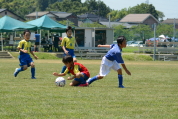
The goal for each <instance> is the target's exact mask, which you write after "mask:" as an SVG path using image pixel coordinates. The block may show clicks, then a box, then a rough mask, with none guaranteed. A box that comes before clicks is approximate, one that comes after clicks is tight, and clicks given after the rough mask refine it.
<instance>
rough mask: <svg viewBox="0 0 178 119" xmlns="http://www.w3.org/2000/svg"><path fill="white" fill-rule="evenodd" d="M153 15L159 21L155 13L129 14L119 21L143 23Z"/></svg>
mask: <svg viewBox="0 0 178 119" xmlns="http://www.w3.org/2000/svg"><path fill="white" fill-rule="evenodd" d="M150 16H151V17H152V18H153V19H155V20H156V21H157V22H159V21H158V20H157V19H156V18H155V17H154V16H153V15H151V14H128V15H126V16H125V17H124V18H122V19H121V20H120V21H119V22H127V23H143V22H144V21H145V20H146V19H147V18H148V17H150Z"/></svg>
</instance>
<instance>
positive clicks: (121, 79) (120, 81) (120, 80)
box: [118, 74, 123, 86]
mask: <svg viewBox="0 0 178 119" xmlns="http://www.w3.org/2000/svg"><path fill="white" fill-rule="evenodd" d="M118 81H119V86H120V85H122V83H123V77H122V75H120V74H118Z"/></svg>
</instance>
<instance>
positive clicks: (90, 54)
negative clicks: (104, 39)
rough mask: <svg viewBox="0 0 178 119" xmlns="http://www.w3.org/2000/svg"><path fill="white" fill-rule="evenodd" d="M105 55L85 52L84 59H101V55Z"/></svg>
mask: <svg viewBox="0 0 178 119" xmlns="http://www.w3.org/2000/svg"><path fill="white" fill-rule="evenodd" d="M104 55H106V53H92V52H87V53H86V59H93V58H94V59H102V57H103V56H104Z"/></svg>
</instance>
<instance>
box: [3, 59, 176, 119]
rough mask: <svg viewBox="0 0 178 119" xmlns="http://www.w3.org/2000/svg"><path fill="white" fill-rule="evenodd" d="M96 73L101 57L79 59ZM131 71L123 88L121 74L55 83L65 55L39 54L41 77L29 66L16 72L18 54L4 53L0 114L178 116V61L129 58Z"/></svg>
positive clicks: (53, 118)
mask: <svg viewBox="0 0 178 119" xmlns="http://www.w3.org/2000/svg"><path fill="white" fill-rule="evenodd" d="M79 62H80V63H82V64H84V65H85V66H86V67H87V68H88V69H89V71H90V72H91V76H95V75H96V74H97V73H98V71H99V66H100V60H79ZM125 63H126V65H127V67H128V69H129V70H130V71H131V73H132V76H128V75H126V73H125V72H124V86H125V87H126V88H124V89H121V88H118V87H117V85H118V81H117V74H116V72H114V71H111V72H110V74H109V75H108V76H106V77H105V78H104V79H102V80H100V81H96V82H94V83H93V84H91V85H90V86H89V87H70V86H69V83H70V81H67V84H66V86H65V87H56V86H55V83H54V81H55V78H56V77H54V76H53V75H52V72H54V71H57V72H60V70H61V67H62V66H63V64H62V63H61V60H59V59H58V60H42V59H39V60H35V64H36V77H37V79H35V80H34V79H30V69H28V70H27V71H24V72H21V73H20V74H19V75H18V77H16V78H15V77H13V72H14V69H15V68H16V67H18V64H19V62H18V60H17V59H0V69H1V71H0V118H1V119H57V118H58V119H177V118H178V73H177V71H178V62H163V61H155V62H154V61H126V62H125Z"/></svg>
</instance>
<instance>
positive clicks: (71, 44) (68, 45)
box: [61, 37, 75, 49]
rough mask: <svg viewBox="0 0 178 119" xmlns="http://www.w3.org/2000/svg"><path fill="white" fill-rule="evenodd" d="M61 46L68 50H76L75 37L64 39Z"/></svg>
mask: <svg viewBox="0 0 178 119" xmlns="http://www.w3.org/2000/svg"><path fill="white" fill-rule="evenodd" d="M61 46H65V47H66V48H68V49H74V48H75V37H64V38H63V39H62V43H61Z"/></svg>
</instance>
